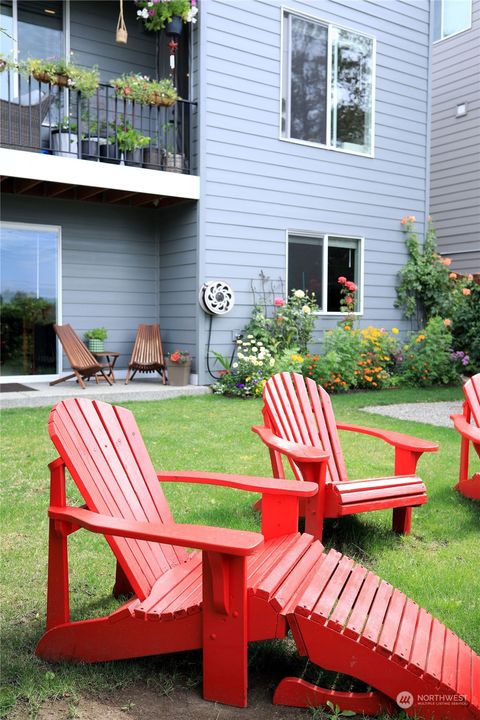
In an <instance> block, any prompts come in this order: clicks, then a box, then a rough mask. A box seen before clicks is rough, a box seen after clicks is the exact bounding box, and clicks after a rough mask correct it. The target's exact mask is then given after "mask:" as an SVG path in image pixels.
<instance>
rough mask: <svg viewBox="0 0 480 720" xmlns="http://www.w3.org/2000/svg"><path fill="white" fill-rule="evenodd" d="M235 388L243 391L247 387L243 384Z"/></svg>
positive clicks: (238, 384)
mask: <svg viewBox="0 0 480 720" xmlns="http://www.w3.org/2000/svg"><path fill="white" fill-rule="evenodd" d="M235 387H237V388H238V389H239V390H243V388H244V387H245V385H244V384H243V383H237V384H236V385H235Z"/></svg>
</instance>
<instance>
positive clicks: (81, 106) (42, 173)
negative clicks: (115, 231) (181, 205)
mask: <svg viewBox="0 0 480 720" xmlns="http://www.w3.org/2000/svg"><path fill="white" fill-rule="evenodd" d="M1 86H2V98H3V99H1V100H0V124H1V125H0V127H1V131H0V133H1V134H0V146H1V148H3V149H2V150H0V155H1V158H2V178H3V179H2V190H3V191H6V192H9V191H10V192H18V191H19V190H18V187H22V188H25V184H24V182H25V179H27V180H29V181H31V182H29V184H28V193H29V194H42V195H43V196H45V195H47V196H49V195H50V196H51V195H52V193H53V191H55V196H62V194H64V196H65V197H78V198H79V199H95V197H96V195H97V196H98V197H100V196H101V197H102V199H103V201H105V194H103V195H102V192H103V191H104V190H105V189H109V190H112V191H120V192H121V193H124V194H125V199H128V198H132V196H134V195H135V196H137V195H138V194H141V195H142V196H146V198H145V203H143V204H148V203H149V201H150V200H151V201H152V202H153V203H154V205H155V207H157V206H158V201H159V199H160V200H161V199H163V198H167V199H170V201H171V200H172V199H173V198H179V199H186V198H188V199H198V196H199V179H198V178H197V177H195V176H194V175H193V173H192V131H191V127H192V115H193V114H194V112H195V110H196V104H195V103H192V102H189V101H186V100H181V99H179V100H177V102H176V103H175V104H173V105H172V106H169V107H167V106H162V105H145V104H141V103H136V102H131V101H130V100H128V99H125V98H121V97H118V96H117V94H116V92H115V90H114V88H113V87H111V86H109V85H104V84H100V85H99V87H98V88H97V90H96V92H95V94H94V95H93V96H92V97H84V96H82V93H80V92H78V91H75V90H73V89H70V88H68V87H61V86H57V85H50V84H49V83H45V82H41V81H38V80H35V79H34V78H33V77H28V78H24V77H22V76H20V75H19V74H18V73H13V72H11V71H9V70H7V71H5V72H3V73H2V79H1ZM12 88H15V90H16V92H15V93H14V92H12ZM19 151H20V152H21V155H20V153H19ZM33 153H35V155H33ZM54 158H55V159H54ZM92 162H95V163H96V166H95V167H94V166H93V165H92ZM167 173H168V174H167ZM37 181H38V183H37V185H35V184H34V183H35V182H37ZM21 183H23V184H21ZM59 184H60V187H59ZM52 185H53V186H54V187H51V186H52ZM62 186H63V187H64V190H63V191H62ZM79 187H81V188H82V190H81V191H80V192H75V189H76V188H79ZM85 187H87V188H89V190H88V192H86V190H85ZM35 188H37V191H36V190H35ZM96 191H98V192H96ZM72 193H73V194H72ZM149 196H151V197H149ZM98 197H97V199H98ZM112 197H113V196H112ZM114 197H115V198H118V197H119V196H118V194H117V195H115V196H114ZM136 199H137V200H138V197H137V198H136ZM116 201H117V200H116Z"/></svg>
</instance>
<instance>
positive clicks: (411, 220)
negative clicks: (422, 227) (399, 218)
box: [408, 215, 415, 223]
mask: <svg viewBox="0 0 480 720" xmlns="http://www.w3.org/2000/svg"><path fill="white" fill-rule="evenodd" d="M408 219H409V221H410V222H412V223H414V222H415V215H410V217H409V218H408Z"/></svg>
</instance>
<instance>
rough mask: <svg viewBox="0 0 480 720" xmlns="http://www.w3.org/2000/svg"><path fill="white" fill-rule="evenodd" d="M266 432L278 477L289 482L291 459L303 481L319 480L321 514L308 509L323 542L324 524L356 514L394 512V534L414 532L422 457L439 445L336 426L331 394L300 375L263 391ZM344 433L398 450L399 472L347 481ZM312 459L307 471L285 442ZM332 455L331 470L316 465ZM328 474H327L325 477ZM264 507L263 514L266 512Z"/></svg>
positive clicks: (310, 524)
mask: <svg viewBox="0 0 480 720" xmlns="http://www.w3.org/2000/svg"><path fill="white" fill-rule="evenodd" d="M263 399H264V408H263V416H264V421H265V427H254V428H252V429H253V430H254V431H255V432H256V433H258V435H260V437H261V439H262V440H263V441H264V443H265V444H266V445H267V447H268V448H269V451H270V459H271V463H272V471H273V475H274V477H276V478H284V477H285V472H284V467H283V462H282V455H286V457H287V458H288V460H289V462H290V465H291V467H292V470H293V472H294V474H295V477H296V478H297V480H313V481H315V482H317V484H318V486H319V493H320V494H321V498H322V500H321V501H320V502H319V503H317V507H319V508H321V510H320V513H319V514H318V515H316V516H313V515H312V514H311V512H309V510H308V508H307V510H306V512H305V513H303V512H302V514H305V523H306V524H305V529H306V531H307V532H311V533H313V534H314V535H315V536H316V537H318V538H320V539H321V538H322V530H323V519H324V518H336V517H343V516H345V515H351V514H353V513H360V512H370V511H372V510H384V509H385V508H393V530H394V531H395V532H398V533H403V534H407V533H409V532H410V529H411V517H412V507H415V506H417V505H422V504H423V503H425V502H426V501H427V493H426V489H425V485H424V484H423V482H422V480H421V479H420V478H419V477H418V476H417V475H415V469H416V465H417V461H418V459H419V457H420V456H421V454H422V453H424V452H434V451H435V450H438V445H437V444H436V443H433V442H427V441H425V440H420V439H418V438H414V437H410V436H408V435H402V434H400V433H397V432H390V431H389V430H381V429H377V428H369V427H362V426H359V425H348V424H346V423H337V422H335V417H334V414H333V408H332V403H331V401H330V397H329V396H328V393H327V392H326V391H325V390H324V389H323V388H322V387H320V386H318V385H317V384H316V383H315V382H314V381H313V380H312V379H311V378H304V377H303V376H302V375H300V374H299V373H287V372H285V373H278V374H276V375H273V376H272V377H271V378H270V379H269V380H268V381H267V383H266V384H265V387H264V390H263ZM338 430H352V431H354V432H358V433H364V434H367V435H373V436H374V437H378V438H381V439H382V440H384V441H385V442H387V443H389V444H390V445H393V447H394V448H395V467H394V474H393V476H391V477H381V478H371V479H368V480H353V481H349V480H348V478H347V471H346V467H345V461H344V459H343V453H342V448H341V445H340V438H339V435H338ZM284 441H288V442H290V443H291V445H290V447H291V448H292V447H295V448H297V450H299V449H300V448H302V449H303V450H304V452H306V453H308V452H309V453H310V457H311V461H312V462H311V463H310V464H309V463H308V462H305V461H304V462H303V465H302V467H300V466H299V465H298V463H297V462H296V461H295V458H294V457H293V455H292V454H291V453H290V452H289V450H288V448H285V447H284V446H283V444H282V443H283V442H284ZM318 452H320V453H322V452H326V453H328V456H329V458H328V462H327V466H326V467H325V464H321V463H318V462H316V461H315V456H316V453H318ZM325 470H326V472H325ZM260 502H261V501H259V503H257V506H256V507H257V509H260Z"/></svg>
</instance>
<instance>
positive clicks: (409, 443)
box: [336, 423, 438, 453]
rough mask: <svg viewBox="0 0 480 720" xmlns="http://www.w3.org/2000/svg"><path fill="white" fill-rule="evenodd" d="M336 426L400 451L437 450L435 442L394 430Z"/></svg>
mask: <svg viewBox="0 0 480 720" xmlns="http://www.w3.org/2000/svg"><path fill="white" fill-rule="evenodd" d="M336 425H337V428H338V429H339V430H351V431H353V432H358V433H363V434H364V435H373V436H374V437H377V438H380V439H381V440H385V442H387V443H389V445H393V446H394V447H396V448H400V449H401V450H413V451H414V452H419V453H423V452H436V451H437V450H438V444H437V443H435V442H431V441H430V440H422V439H421V438H417V437H413V436H412V435H404V434H403V433H398V432H395V431H394V430H383V428H371V427H364V426H363V425H350V424H348V423H337V424H336Z"/></svg>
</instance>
